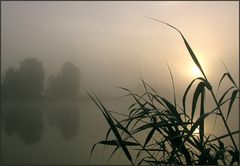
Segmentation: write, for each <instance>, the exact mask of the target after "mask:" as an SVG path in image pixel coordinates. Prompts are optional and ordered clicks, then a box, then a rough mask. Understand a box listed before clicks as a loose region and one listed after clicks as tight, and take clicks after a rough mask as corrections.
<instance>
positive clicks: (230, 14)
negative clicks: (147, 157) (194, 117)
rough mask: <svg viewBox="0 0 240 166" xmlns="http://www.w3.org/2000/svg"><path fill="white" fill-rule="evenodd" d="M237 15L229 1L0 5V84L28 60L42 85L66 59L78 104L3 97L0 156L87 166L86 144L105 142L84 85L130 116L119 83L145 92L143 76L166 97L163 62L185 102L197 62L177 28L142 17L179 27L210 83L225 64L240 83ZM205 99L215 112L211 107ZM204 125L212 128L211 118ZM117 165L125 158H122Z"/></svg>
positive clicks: (8, 160) (99, 159)
mask: <svg viewBox="0 0 240 166" xmlns="http://www.w3.org/2000/svg"><path fill="white" fill-rule="evenodd" d="M238 14H239V2H233V1H231V2H225V1H221V2H187V1H186V2H185V1H184V2H178V1H171V2H170V1H169V2H167V1H159V2H143V1H140V2H119V1H116V2H100V1H96V2H87V1H82V2H80V1H79V2H66V1H64V2H57V1H56V2H54V1H51V2H50V1H48V2H40V1H36V2H27V1H26V2H24V1H22V2H1V76H2V78H3V76H4V74H5V72H6V71H7V70H8V69H9V67H13V68H14V69H16V70H18V69H19V68H20V63H21V62H22V61H24V60H25V59H27V58H29V57H30V58H31V57H33V58H36V59H37V60H39V62H41V63H42V68H43V70H44V74H45V76H44V83H43V89H46V88H47V87H48V82H49V79H50V77H51V76H52V75H57V73H61V69H62V67H63V65H64V64H65V63H66V62H70V63H71V64H74V66H76V67H77V68H78V69H79V71H80V89H79V90H80V94H81V95H80V97H79V98H78V100H74V101H65V100H61V101H57V102H56V101H54V102H52V100H51V101H48V100H43V101H42V100H41V101H35V102H25V103H21V102H20V103H18V102H16V103H15V102H12V101H10V102H9V101H4V102H3V103H2V112H3V115H4V116H3V122H2V123H3V126H4V127H5V128H4V129H3V130H2V133H3V134H2V137H3V139H2V145H3V147H2V152H3V160H4V161H5V162H6V163H76V164H87V162H88V157H89V154H90V151H91V148H92V146H93V145H94V143H95V142H96V141H99V140H101V139H102V138H104V136H105V132H106V131H107V130H106V129H107V123H106V122H105V120H104V117H103V116H102V115H101V113H100V112H99V111H98V110H97V108H96V106H95V105H94V103H92V102H91V100H90V98H88V97H87V95H86V93H85V91H84V89H86V90H88V91H90V92H92V93H96V94H97V95H99V96H100V97H102V98H105V100H104V101H105V102H106V105H107V106H109V107H110V108H114V109H116V110H117V111H120V112H123V113H126V108H127V106H128V105H129V101H128V100H127V101H125V100H119V99H117V98H118V97H120V96H121V95H124V92H123V91H121V90H120V89H119V88H117V86H123V87H126V88H130V89H132V90H136V91H137V92H142V87H141V82H140V80H139V78H140V73H141V74H142V75H143V78H144V80H145V81H146V82H148V83H149V84H151V85H152V86H153V87H154V88H156V90H157V91H158V92H160V93H161V94H162V95H163V96H166V97H167V98H170V99H171V98H172V85H171V78H170V74H169V71H168V68H167V65H166V61H167V62H168V64H169V66H170V68H171V70H172V73H173V76H174V80H175V83H176V92H177V100H178V101H180V102H181V97H182V95H183V93H184V90H185V88H186V87H187V85H188V84H189V83H190V81H191V80H192V79H194V78H195V77H196V76H198V75H196V73H197V72H195V69H194V63H193V61H192V59H191V58H190V55H189V53H188V52H187V49H186V48H185V45H184V42H183V41H182V39H181V37H180V35H179V34H178V33H177V32H175V31H174V30H172V29H171V28H169V27H167V26H165V25H163V24H160V23H158V22H156V21H153V20H151V19H148V18H147V17H146V16H150V17H154V18H157V19H159V20H162V21H165V22H168V23H170V24H172V25H174V26H176V27H177V28H179V29H180V30H181V31H182V33H183V34H184V36H185V37H186V39H187V40H188V42H189V44H190V45H191V47H192V49H193V51H194V52H195V54H196V55H197V57H198V58H199V61H200V63H201V65H202V66H203V69H204V70H205V72H206V74H207V76H208V77H209V80H210V81H211V82H212V83H213V84H214V85H217V83H218V81H219V80H220V78H221V76H222V74H223V73H224V72H225V68H224V65H223V64H222V62H224V63H225V65H226V66H227V68H228V70H229V71H230V73H231V74H232V76H233V77H234V79H235V80H236V82H239V81H238V80H239V38H238V36H239V15H238ZM56 77H57V76H56ZM2 78H1V79H2ZM1 83H2V82H1ZM227 85H228V83H224V86H227ZM220 92H222V91H221V90H220ZM208 102H209V103H208V105H209V107H211V104H212V101H211V100H209V101H208ZM122 108H125V109H122ZM234 108H235V110H239V105H238V104H237V103H235V105H234ZM234 115H235V116H231V117H230V118H231V120H230V126H232V127H235V128H238V126H239V125H238V124H239V113H238V112H237V111H236V114H234ZM24 121H25V124H23V123H22V122H24ZM206 123H207V124H210V126H211V120H210V121H209V122H206ZM28 126H31V127H30V128H29V127H28ZM220 129H221V126H218V128H217V129H215V130H218V132H221V131H220ZM206 130H208V131H209V132H212V129H206ZM101 148H102V147H99V148H98V151H97V152H96V154H95V155H94V156H95V158H94V157H93V158H94V159H93V160H92V162H93V163H105V162H106V158H107V157H105V159H103V158H102V157H101V156H100V155H99V154H100V153H101V152H102V151H101V150H102V149H101ZM50 152H51V154H54V155H53V156H52V157H49V155H48V153H50ZM63 156H65V157H63ZM106 156H107V155H106ZM113 162H117V163H118V162H119V163H125V162H127V160H126V159H125V158H124V156H122V157H121V158H120V159H119V160H117V161H114V160H113Z"/></svg>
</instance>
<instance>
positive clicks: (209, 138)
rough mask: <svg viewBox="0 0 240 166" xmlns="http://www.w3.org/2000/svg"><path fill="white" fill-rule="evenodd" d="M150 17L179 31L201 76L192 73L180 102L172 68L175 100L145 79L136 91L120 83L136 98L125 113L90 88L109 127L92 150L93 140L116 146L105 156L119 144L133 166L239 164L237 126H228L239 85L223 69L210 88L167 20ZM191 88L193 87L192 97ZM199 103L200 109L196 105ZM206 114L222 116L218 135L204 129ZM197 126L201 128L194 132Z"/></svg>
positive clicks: (237, 95)
mask: <svg viewBox="0 0 240 166" xmlns="http://www.w3.org/2000/svg"><path fill="white" fill-rule="evenodd" d="M151 19H153V18H151ZM154 20H155V21H158V22H161V23H163V24H165V25H167V26H170V27H171V28H173V29H175V30H176V31H178V33H180V35H181V37H182V39H183V41H184V43H185V46H186V48H187V50H188V52H189V54H190V57H191V58H192V60H193V61H194V63H195V64H196V65H197V67H198V68H199V70H200V71H201V73H202V77H199V78H195V79H194V80H192V82H191V83H190V84H189V85H188V86H187V88H186V90H185V93H184V95H183V96H182V103H177V101H176V96H175V87H174V80H173V77H172V74H171V70H170V69H169V71H170V75H171V78H172V85H173V91H174V100H173V102H172V101H170V100H169V99H167V98H165V97H164V96H161V95H159V94H158V93H157V92H156V91H155V90H154V89H153V88H152V87H151V86H150V85H149V84H147V83H146V82H145V81H144V80H143V79H142V85H143V88H144V90H145V93H143V94H136V93H135V92H132V91H130V90H129V89H127V88H122V87H121V89H123V90H124V91H126V92H127V94H126V96H127V97H131V98H132V99H133V100H134V101H135V102H133V103H132V104H131V105H130V106H129V108H128V111H129V114H127V115H124V114H120V113H117V112H114V111H111V110H109V109H108V108H106V107H105V106H104V105H103V103H102V102H101V101H100V100H99V98H98V97H97V96H93V95H91V94H89V93H88V94H89V96H90V97H91V99H92V100H93V101H94V103H95V104H96V105H97V107H98V108H99V110H100V111H101V112H102V114H103V115H104V117H105V119H106V121H107V123H108V125H109V127H110V128H109V130H108V131H107V134H106V138H105V139H103V140H102V141H100V142H97V143H96V144H95V145H94V146H93V148H92V151H91V155H92V153H93V151H94V148H95V146H96V145H97V144H103V145H108V146H113V147H115V148H114V150H113V151H112V154H111V155H110V156H109V159H111V157H112V156H113V155H114V154H115V153H116V152H117V151H118V150H119V149H121V150H122V151H123V152H124V155H125V156H126V157H127V159H128V160H129V162H130V163H131V164H132V165H141V164H150V165H160V164H164V165H165V164H174V165H183V164H188V165H198V164H199V165H223V164H224V165H232V164H238V165H239V145H238V142H236V140H235V139H234V136H238V135H239V129H238V128H237V129H231V128H229V124H228V117H229V115H230V114H231V113H233V114H234V111H238V110H233V104H234V102H235V103H236V100H237V99H239V92H240V91H239V88H238V86H237V84H236V83H235V81H234V79H233V78H232V76H231V74H230V73H229V72H228V71H226V73H224V74H223V76H222V77H221V78H220V81H219V85H218V87H212V85H211V83H210V82H209V80H208V78H207V76H206V75H205V73H204V70H203V69H202V67H201V65H200V63H199V61H198V59H197V57H196V55H195V54H194V52H193V51H192V49H191V47H190V45H189V44H188V42H187V40H186V39H185V37H184V36H183V35H182V33H181V32H180V31H179V30H178V29H177V28H175V27H173V26H172V25H170V24H167V23H165V22H162V21H159V20H156V19H154ZM227 80H228V81H230V83H231V86H229V87H224V88H226V89H225V90H224V93H223V94H222V95H221V96H220V97H217V96H216V94H215V91H214V90H217V89H218V88H219V87H221V85H222V82H223V81H227ZM194 84H197V85H196V89H193V85H194ZM190 92H193V96H192V97H191V96H190ZM206 96H207V97H208V98H212V99H213V101H214V103H213V104H214V108H213V109H211V110H210V109H207V107H206ZM187 99H188V100H191V103H192V105H191V106H190V107H187V105H186V100H187ZM226 105H227V106H226ZM197 106H199V107H200V108H199V109H198V108H197ZM188 108H191V109H190V110H189V109H188ZM226 108H227V109H226ZM210 116H216V118H217V119H220V121H221V123H223V124H224V127H225V129H226V130H225V131H226V133H224V134H223V135H220V136H216V135H214V133H213V134H206V133H205V129H204V125H205V123H204V121H205V120H206V119H207V118H209V117H210ZM197 128H198V129H199V133H198V134H194V132H195V130H196V129H197ZM112 136H113V137H112ZM237 138H238V137H237ZM225 140H227V143H226V142H225Z"/></svg>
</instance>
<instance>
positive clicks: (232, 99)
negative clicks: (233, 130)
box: [226, 90, 238, 120]
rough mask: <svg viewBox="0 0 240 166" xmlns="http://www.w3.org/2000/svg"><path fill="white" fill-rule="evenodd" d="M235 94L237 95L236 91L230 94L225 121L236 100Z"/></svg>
mask: <svg viewBox="0 0 240 166" xmlns="http://www.w3.org/2000/svg"><path fill="white" fill-rule="evenodd" d="M237 93H238V90H234V91H233V92H232V96H231V100H230V103H229V107H228V113H227V118H226V120H227V119H228V117H229V114H230V112H231V110H232V109H231V108H232V105H233V103H234V101H235V99H236V96H237Z"/></svg>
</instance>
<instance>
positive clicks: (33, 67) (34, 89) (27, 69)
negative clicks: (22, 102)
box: [3, 58, 44, 99]
mask: <svg viewBox="0 0 240 166" xmlns="http://www.w3.org/2000/svg"><path fill="white" fill-rule="evenodd" d="M43 81H44V70H43V68H42V63H41V62H40V61H38V60H37V59H36V58H27V59H25V60H23V61H22V62H21V63H20V67H19V69H18V70H15V69H14V68H12V67H10V68H9V69H8V70H7V71H6V72H5V75H4V77H3V98H7V99H18V98H20V99H34V98H38V97H40V95H41V93H42V91H43Z"/></svg>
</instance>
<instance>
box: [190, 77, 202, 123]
mask: <svg viewBox="0 0 240 166" xmlns="http://www.w3.org/2000/svg"><path fill="white" fill-rule="evenodd" d="M204 87H205V83H204V82H200V83H199V84H198V85H197V88H196V90H195V92H194V94H193V100H192V114H191V119H192V120H193V117H194V114H195V110H196V105H197V100H198V97H199V95H200V94H201V93H203V91H204Z"/></svg>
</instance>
